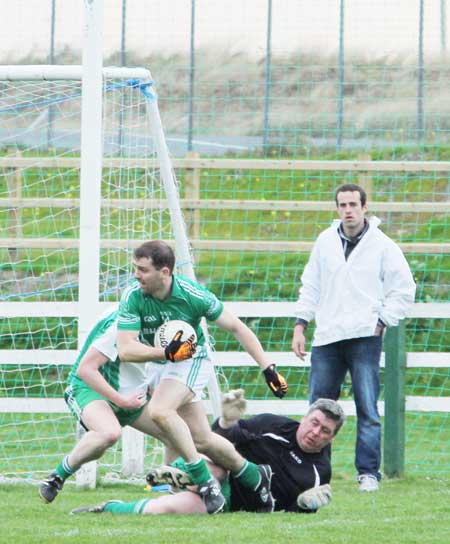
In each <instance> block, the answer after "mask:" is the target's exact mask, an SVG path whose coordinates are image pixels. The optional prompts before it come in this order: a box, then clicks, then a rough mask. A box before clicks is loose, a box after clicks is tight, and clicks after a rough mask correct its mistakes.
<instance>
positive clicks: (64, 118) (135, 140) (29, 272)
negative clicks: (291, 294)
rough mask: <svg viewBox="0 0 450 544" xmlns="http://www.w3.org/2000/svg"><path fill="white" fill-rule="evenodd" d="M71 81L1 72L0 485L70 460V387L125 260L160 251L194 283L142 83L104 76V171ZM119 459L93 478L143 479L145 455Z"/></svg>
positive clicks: (154, 111) (153, 457)
mask: <svg viewBox="0 0 450 544" xmlns="http://www.w3.org/2000/svg"><path fill="white" fill-rule="evenodd" d="M81 73H82V70H81V67H76V66H75V67H68V66H65V67H58V66H53V67H42V66H41V67H39V66H22V67H19V66H16V67H1V68H0V193H1V194H0V201H1V207H0V217H1V219H0V225H1V231H2V235H1V237H0V254H1V258H0V263H1V264H0V267H1V282H0V290H1V291H0V296H1V301H2V315H3V316H4V318H3V319H2V320H1V322H0V369H1V374H0V375H1V378H0V466H1V471H0V480H5V481H10V480H11V479H12V480H14V479H26V480H32V481H34V480H38V479H41V478H42V477H43V476H44V475H46V474H47V473H48V472H49V471H51V470H52V469H53V468H54V467H55V466H56V464H57V463H58V462H59V461H60V459H61V457H62V455H63V454H65V453H68V452H69V451H70V450H71V449H72V448H73V446H74V444H75V440H76V434H77V429H76V423H75V421H74V419H73V417H72V416H71V415H70V414H69V413H68V411H67V408H66V406H65V403H64V401H63V400H62V396H63V391H64V388H65V382H66V378H67V376H68V373H69V371H70V367H71V365H72V364H73V362H74V360H75V357H76V354H77V348H78V347H79V344H80V340H82V338H81V337H82V336H83V334H84V335H85V334H86V333H87V331H88V329H89V321H92V322H93V321H94V320H95V318H96V316H97V315H99V314H100V312H101V311H102V310H103V309H104V308H103V306H106V305H107V304H108V303H113V302H116V301H117V300H119V298H120V292H121V290H122V288H123V287H124V285H125V284H126V282H127V281H128V279H129V277H130V262H131V252H132V249H133V247H135V246H136V245H139V244H140V243H141V242H142V241H145V240H148V239H165V240H167V241H169V242H170V243H173V245H174V246H175V248H176V253H177V262H178V266H179V270H178V271H179V272H181V273H183V274H186V275H190V273H191V272H192V263H191V261H190V256H189V247H187V241H186V239H185V235H184V223H183V219H182V217H181V215H180V214H179V207H178V204H177V187H176V184H175V179H174V176H173V174H172V170H171V166H170V160H169V158H168V154H167V149H166V144H165V140H164V134H163V132H162V128H161V124H160V119H159V113H158V108H157V100H156V93H155V90H154V88H153V84H152V81H151V76H150V73H149V72H148V71H146V70H143V69H117V68H115V69H108V68H105V69H103V91H102V93H101V94H102V97H101V98H102V102H103V104H102V106H101V107H102V109H101V110H100V111H102V112H103V114H102V119H101V120H100V121H101V124H102V127H101V132H100V131H99V133H101V142H100V146H99V150H100V152H101V157H99V156H98V153H96V152H95V151H93V150H92V149H86V143H85V142H83V137H82V136H84V135H85V134H86V133H85V132H83V126H82V117H83V116H82V115H81V112H82V111H83V112H84V113H85V114H84V117H85V118H84V119H83V123H88V128H87V130H97V129H98V127H96V126H95V119H94V118H89V113H88V114H87V115H86V111H85V110H83V102H82V100H83V92H82V90H83V88H82V81H81ZM99 94H100V93H99ZM92 114H93V116H94V115H95V111H93V112H92ZM86 116H87V118H86ZM86 157H87V159H86ZM83 161H84V162H85V165H86V170H85V171H84V172H82V164H83ZM96 161H101V167H100V168H101V170H100V172H101V189H100V192H101V199H100V200H99V210H98V214H99V216H100V228H99V231H100V232H99V233H98V232H96V229H95V228H92V227H93V226H94V227H95V221H94V222H93V223H91V219H92V218H91V217H89V213H88V214H86V208H85V210H84V216H85V217H86V215H87V220H86V221H85V223H84V224H83V221H84V220H83V206H85V207H86V206H92V202H93V201H95V199H96V198H97V195H96V193H95V179H94V178H95V169H94V170H92V177H90V172H89V168H91V167H92V163H95V162H96ZM94 166H95V164H94ZM83 176H84V180H85V181H84V183H85V185H84V188H83V186H82V184H83ZM80 180H81V181H80ZM86 180H87V181H86ZM83 191H84V193H83ZM81 193H83V195H84V196H83V195H81V196H83V198H80V194H81ZM88 209H89V208H88ZM90 209H91V210H92V208H90ZM94 212H96V210H95V208H94ZM92 215H93V216H94V215H95V213H93V214H92ZM94 219H95V218H94ZM88 246H89V247H90V246H92V247H94V253H93V255H94V256H95V247H98V258H99V262H98V263H92V262H91V263H90V262H89V253H88V259H87V262H88V264H87V266H88V272H89V267H91V269H92V270H94V271H95V270H96V269H97V270H98V277H93V276H91V277H89V274H88V275H87V276H86V269H85V270H84V271H83V270H82V266H83V265H82V264H80V263H81V258H82V257H83V251H85V250H86V248H87V247H88ZM85 258H86V253H85ZM96 267H97V268H96ZM83 274H84V279H83ZM83 281H84V283H85V285H84V286H83ZM92 284H94V285H95V284H98V297H97V298H98V300H97V298H93V297H92V298H91V299H89V297H86V295H85V296H84V300H83V296H82V291H83V288H84V289H85V293H88V294H89V293H90V292H92V289H91V290H90V291H89V289H90V287H91V285H92ZM94 294H95V291H94ZM134 439H136V437H135V436H134V437H133V440H134ZM133 440H131V442H133ZM122 449H126V446H125V445H124V446H122V443H121V444H119V445H118V446H116V447H115V448H112V449H111V450H109V451H108V453H107V454H106V455H105V456H104V457H103V458H102V459H101V461H100V464H99V476H100V477H105V478H108V477H109V478H119V477H121V476H122V475H123V474H124V473H125V475H127V476H130V475H133V474H134V473H135V472H136V469H137V468H138V472H139V470H140V471H141V472H140V474H138V475H137V476H141V477H142V448H139V447H138V448H137V450H136V451H137V452H138V453H136V454H135V455H136V456H137V457H133V454H131V458H129V459H128V460H127V461H124V460H123V455H122V453H123V452H122ZM139 452H141V453H139ZM160 454H161V448H160V445H159V444H158V443H157V442H156V441H154V440H152V439H150V438H146V440H145V461H146V464H147V463H148V464H152V463H157V462H158V461H159V460H160ZM129 457H130V455H129ZM124 463H125V464H124Z"/></svg>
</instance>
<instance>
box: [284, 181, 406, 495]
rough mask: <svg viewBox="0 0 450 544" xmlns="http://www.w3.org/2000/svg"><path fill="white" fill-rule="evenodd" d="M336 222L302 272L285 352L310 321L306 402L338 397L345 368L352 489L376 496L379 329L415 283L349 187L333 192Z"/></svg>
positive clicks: (362, 198)
mask: <svg viewBox="0 0 450 544" xmlns="http://www.w3.org/2000/svg"><path fill="white" fill-rule="evenodd" d="M335 200H336V206H337V212H338V214H339V217H340V221H339V220H336V221H334V222H333V224H332V225H331V226H330V227H329V228H328V229H326V230H325V231H324V232H322V233H321V234H320V235H319V237H318V239H317V241H316V243H315V244H314V248H313V250H312V253H311V256H310V259H309V261H308V264H307V265H306V267H305V270H304V272H303V275H302V286H301V288H300V294H299V298H298V301H297V307H296V312H295V315H296V317H297V320H296V324H295V328H294V334H293V340H292V349H293V351H294V352H295V354H296V355H297V356H298V357H301V358H303V357H304V356H305V354H306V351H305V335H304V332H305V330H306V328H307V326H308V323H309V322H310V321H311V320H312V319H314V320H315V322H316V328H315V331H314V338H313V342H312V351H311V372H310V378H309V395H310V402H311V403H312V402H314V401H315V400H317V399H318V398H321V397H323V398H331V399H336V400H337V399H338V398H339V394H340V390H341V386H342V383H343V381H344V378H345V375H346V373H347V371H349V372H350V375H351V379H352V387H353V395H354V399H355V404H356V411H357V420H358V428H357V440H356V452H355V466H356V469H357V471H358V482H359V489H360V490H361V491H377V490H378V487H379V480H380V478H381V474H380V461H381V423H380V416H379V414H378V409H377V400H378V396H379V390H380V377H379V368H380V356H381V345H382V335H383V330H384V328H385V327H386V326H391V327H392V326H395V325H397V324H398V322H399V320H401V319H403V318H404V317H405V316H406V314H407V311H408V309H409V308H410V306H411V304H412V303H413V302H414V295H415V287H416V286H415V283H414V280H413V277H412V274H411V271H410V269H409V266H408V263H407V261H406V259H405V257H404V255H403V253H402V251H401V250H400V248H399V247H398V246H397V244H395V243H394V242H393V241H392V240H391V239H390V238H389V237H388V236H386V235H385V234H384V233H383V232H382V231H381V230H380V229H379V228H378V225H379V224H380V220H379V219H378V218H376V217H371V218H370V219H369V220H368V219H366V217H365V215H366V213H367V204H366V200H367V197H366V193H365V191H364V189H362V187H360V186H358V185H355V184H345V185H341V186H340V187H339V188H338V189H337V191H336V197H335Z"/></svg>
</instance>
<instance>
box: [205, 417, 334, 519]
mask: <svg viewBox="0 0 450 544" xmlns="http://www.w3.org/2000/svg"><path fill="white" fill-rule="evenodd" d="M298 425H299V423H298V421H295V420H293V419H290V418H288V417H283V416H277V415H274V414H260V415H257V416H254V417H251V418H249V419H240V420H239V421H238V422H237V423H236V424H235V425H234V426H233V427H231V428H230V429H222V428H221V427H219V424H218V420H216V421H215V422H214V423H213V427H212V428H213V430H214V431H215V432H216V433H217V434H220V435H221V436H224V437H225V438H227V439H228V440H229V441H230V442H232V443H233V444H234V445H235V447H236V449H237V450H238V452H239V453H240V454H241V455H242V456H244V457H245V458H246V459H248V460H249V461H251V462H252V463H256V464H258V465H261V464H266V465H270V466H271V467H272V471H273V473H274V476H273V478H272V494H273V497H274V499H275V501H276V502H275V510H286V511H288V512H299V511H300V510H299V508H298V506H297V496H298V495H299V494H300V493H302V492H303V491H306V490H307V489H311V488H312V487H315V486H318V485H323V484H328V483H329V482H330V479H331V463H330V447H329V446H327V447H325V448H324V449H323V450H322V451H320V452H318V453H306V452H304V451H303V450H301V449H300V447H299V445H298V443H297V440H296V438H295V434H296V432H297V429H298ZM230 482H231V488H232V494H231V510H232V511H235V510H241V509H245V510H252V509H253V508H252V505H251V504H250V503H251V497H249V496H248V495H247V494H246V493H245V490H243V489H242V488H241V487H240V486H238V485H237V484H236V482H235V481H234V480H233V479H232V478H231V479H230ZM249 501H250V503H249Z"/></svg>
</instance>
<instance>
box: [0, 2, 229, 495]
mask: <svg viewBox="0 0 450 544" xmlns="http://www.w3.org/2000/svg"><path fill="white" fill-rule="evenodd" d="M102 19H103V0H96V1H94V2H87V3H86V4H85V36H84V47H83V64H82V65H76V66H55V65H34V66H13V65H6V66H0V81H33V80H34V81H35V80H39V81H56V80H73V81H81V82H82V95H81V100H82V101H81V167H80V234H79V300H78V303H75V304H73V303H69V304H70V305H71V310H70V311H69V313H70V314H71V315H73V316H74V317H78V348H80V347H81V346H82V345H83V343H84V340H85V338H86V336H87V334H88V333H89V327H90V325H91V324H92V316H93V315H99V314H100V312H101V311H102V308H103V304H102V303H100V302H99V271H100V270H99V268H100V245H101V240H100V212H101V180H102V155H103V149H102V101H103V82H104V80H106V79H119V80H139V82H140V86H141V90H142V91H143V92H144V94H145V95H146V97H147V108H146V111H147V115H148V117H149V121H150V125H151V127H152V131H153V142H154V145H155V150H156V154H157V157H158V162H159V168H160V178H161V183H162V185H163V187H164V192H165V196H166V199H167V203H168V208H169V213H170V223H171V227H172V232H173V235H174V240H175V253H176V255H177V261H178V263H179V266H178V267H177V269H178V270H179V271H180V272H181V273H182V274H183V275H184V276H187V277H188V278H190V279H195V272H194V267H193V261H192V256H191V251H190V243H189V240H188V236H187V232H186V227H185V223H184V219H183V215H182V212H181V208H180V204H179V198H178V189H177V185H176V180H175V176H174V172H173V168H172V164H171V160H170V157H169V153H168V149H167V145H166V141H165V137H164V132H163V128H162V123H161V119H160V115H159V110H158V104H157V94H156V91H155V89H154V86H153V79H152V75H151V73H150V71H149V70H148V69H145V68H126V67H103V64H102V24H103V21H102ZM6 306H8V307H11V309H12V312H11V313H9V314H8V312H7V311H6V313H5V311H3V312H2V313H3V314H4V315H15V316H17V317H22V316H24V317H29V316H31V315H33V313H34V312H36V311H37V313H38V315H39V316H41V317H55V316H61V315H62V314H64V313H65V311H64V310H63V312H62V314H61V308H62V307H64V303H63V304H62V306H61V303H57V302H55V303H52V302H49V303H36V304H34V303H26V302H13V303H6ZM5 309H6V308H4V310H5ZM202 326H203V328H204V329H205V337H206V338H208V335H207V330H206V324H205V323H203V324H202ZM27 351H29V352H30V353H27ZM27 351H26V350H24V351H19V352H17V351H12V350H11V351H10V350H2V351H1V354H0V364H3V362H5V363H6V362H7V361H12V360H14V361H16V363H17V364H24V363H26V361H27V360H28V361H30V360H31V361H32V362H33V363H36V364H39V361H44V360H45V361H46V362H47V364H48V362H49V361H50V360H52V358H53V357H54V358H55V359H56V360H55V362H56V364H67V360H64V359H65V356H64V355H69V356H70V357H72V361H74V360H75V358H74V357H73V356H74V355H75V354H74V353H73V352H66V353H65V354H63V353H61V352H59V353H58V352H57V351H55V352H53V354H52V352H47V353H45V352H39V351H37V350H27ZM60 357H62V360H61V358H60ZM208 389H209V396H210V403H211V404H212V407H213V408H212V409H213V413H214V414H215V415H218V413H219V412H218V411H219V405H220V392H219V386H218V382H217V379H216V376H215V375H214V376H213V377H212V378H211V380H210V383H209V384H208ZM6 400H8V404H7V406H0V411H3V410H4V409H5V408H7V411H9V412H14V411H17V412H22V413H23V412H39V411H43V412H47V411H53V410H55V409H56V411H61V402H63V401H62V399H61V400H60V399H6ZM63 411H66V410H65V408H64V410H63ZM143 446H144V436H143V435H142V433H139V432H138V431H136V430H134V429H131V428H130V429H126V432H124V435H123V448H122V450H123V459H122V472H123V473H125V474H132V473H134V472H135V471H136V469H142V464H143V457H142V452H143ZM0 479H1V478H0ZM76 480H77V485H82V486H88V487H95V484H96V462H95V461H93V462H91V463H87V464H86V465H85V466H84V467H82V469H80V470H79V471H78V472H77V475H76Z"/></svg>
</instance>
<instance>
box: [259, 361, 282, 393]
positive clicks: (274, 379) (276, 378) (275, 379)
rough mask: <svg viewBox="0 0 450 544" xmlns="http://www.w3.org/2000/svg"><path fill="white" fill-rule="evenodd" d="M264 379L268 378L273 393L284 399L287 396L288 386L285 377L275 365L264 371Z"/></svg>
mask: <svg viewBox="0 0 450 544" xmlns="http://www.w3.org/2000/svg"><path fill="white" fill-rule="evenodd" d="M263 374H264V377H265V378H266V382H267V385H268V386H269V387H270V389H271V390H272V393H273V394H274V395H275V396H276V397H278V398H279V399H282V398H283V397H284V395H286V391H287V389H288V385H287V382H286V380H285V379H284V377H283V376H282V375H281V374H280V373H279V372H277V370H276V366H275V365H270V366H268V367H267V368H265V369H264V370H263Z"/></svg>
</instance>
